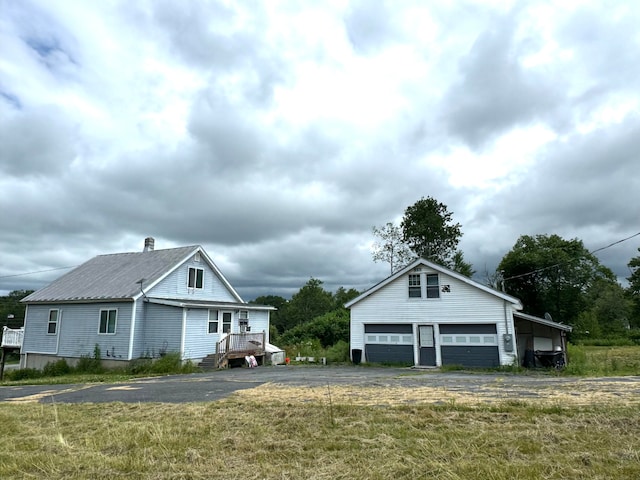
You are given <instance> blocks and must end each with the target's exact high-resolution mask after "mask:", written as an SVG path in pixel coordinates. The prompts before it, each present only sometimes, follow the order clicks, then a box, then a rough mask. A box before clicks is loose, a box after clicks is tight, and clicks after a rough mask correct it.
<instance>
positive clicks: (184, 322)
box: [180, 307, 189, 360]
mask: <svg viewBox="0 0 640 480" xmlns="http://www.w3.org/2000/svg"><path fill="white" fill-rule="evenodd" d="M188 310H189V309H188V308H186V307H183V308H182V335H181V338H180V360H184V343H185V337H186V335H187V311H188Z"/></svg>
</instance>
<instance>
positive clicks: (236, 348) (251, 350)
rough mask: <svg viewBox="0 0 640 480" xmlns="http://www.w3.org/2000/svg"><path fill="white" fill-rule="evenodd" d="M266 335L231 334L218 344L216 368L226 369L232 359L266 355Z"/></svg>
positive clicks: (262, 333) (261, 333)
mask: <svg viewBox="0 0 640 480" xmlns="http://www.w3.org/2000/svg"><path fill="white" fill-rule="evenodd" d="M265 341H266V333H265V332H260V333H229V334H228V335H227V336H226V337H224V338H222V339H221V340H220V341H219V342H218V343H217V344H216V366H217V367H218V368H224V367H226V365H227V362H228V361H229V359H231V358H242V357H246V356H247V355H254V356H256V355H264V352H265Z"/></svg>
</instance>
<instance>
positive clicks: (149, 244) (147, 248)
mask: <svg viewBox="0 0 640 480" xmlns="http://www.w3.org/2000/svg"><path fill="white" fill-rule="evenodd" d="M155 243H156V241H155V240H154V238H153V237H147V238H145V239H144V250H143V252H153V247H154V246H155Z"/></svg>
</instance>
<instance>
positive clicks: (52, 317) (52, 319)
mask: <svg viewBox="0 0 640 480" xmlns="http://www.w3.org/2000/svg"><path fill="white" fill-rule="evenodd" d="M59 317H60V311H59V310H58V309H57V308H54V309H51V310H49V321H48V322H47V334H48V335H55V334H56V333H58V318H59Z"/></svg>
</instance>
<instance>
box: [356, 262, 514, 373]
mask: <svg viewBox="0 0 640 480" xmlns="http://www.w3.org/2000/svg"><path fill="white" fill-rule="evenodd" d="M411 273H413V271H409V272H407V273H406V274H404V275H401V276H399V277H398V278H396V279H394V280H393V281H391V282H390V283H388V284H386V285H384V286H383V287H381V288H380V289H379V290H377V291H375V292H373V293H372V294H370V295H369V296H367V297H364V298H362V299H361V300H360V301H358V302H357V303H356V304H354V305H352V306H351V349H364V343H365V342H364V333H365V325H368V326H369V328H371V325H373V324H390V323H395V324H407V323H409V324H412V325H414V327H415V329H416V330H415V331H416V332H417V326H418V325H434V331H435V342H436V347H437V348H436V363H437V365H442V362H443V358H442V354H441V352H442V349H441V348H440V347H439V345H440V335H441V333H440V331H439V327H440V326H445V325H448V324H468V325H478V324H491V325H495V329H496V334H497V338H498V347H497V352H498V358H499V361H500V363H501V364H502V365H506V364H511V363H513V361H514V359H515V358H516V354H515V352H505V350H504V346H503V342H502V338H503V335H504V334H507V333H508V334H511V335H513V333H514V328H513V316H512V308H513V307H512V304H511V303H510V302H508V301H506V300H504V299H503V298H500V297H499V296H496V295H493V294H491V293H489V292H487V291H484V290H482V289H481V288H478V287H475V286H474V285H472V284H468V283H465V282H463V281H461V280H459V279H457V278H455V277H453V276H450V275H447V274H445V273H442V272H437V271H435V270H431V269H429V268H425V267H422V272H421V273H438V275H439V285H440V294H439V295H440V296H439V298H434V299H431V298H424V295H423V296H422V297H421V298H409V295H408V275H409V274H411ZM444 285H448V286H449V292H443V291H442V287H443V286H444ZM423 289H424V287H423ZM469 333H473V332H469ZM414 342H418V335H414ZM414 347H415V348H414V362H415V363H416V364H418V363H419V360H420V358H419V355H420V354H419V348H418V346H417V345H415V346H414ZM494 350H495V348H494ZM448 358H449V355H448V354H447V355H446V356H445V358H444V359H445V360H447V359H448ZM363 360H364V361H370V360H369V359H367V358H366V352H365V359H363Z"/></svg>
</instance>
